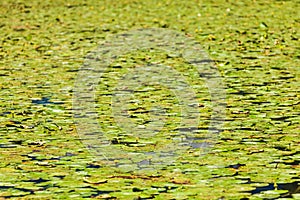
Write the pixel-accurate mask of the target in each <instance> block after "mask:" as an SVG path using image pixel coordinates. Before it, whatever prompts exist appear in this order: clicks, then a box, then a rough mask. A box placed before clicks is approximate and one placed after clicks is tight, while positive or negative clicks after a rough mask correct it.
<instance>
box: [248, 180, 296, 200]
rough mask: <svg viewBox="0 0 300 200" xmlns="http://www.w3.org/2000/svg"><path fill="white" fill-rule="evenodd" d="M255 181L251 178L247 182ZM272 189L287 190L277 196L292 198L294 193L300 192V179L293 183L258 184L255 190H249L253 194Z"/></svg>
mask: <svg viewBox="0 0 300 200" xmlns="http://www.w3.org/2000/svg"><path fill="white" fill-rule="evenodd" d="M250 183H255V182H251V181H250V180H249V181H248V182H247V183H246V184H250ZM272 190H287V192H286V193H283V194H280V197H276V198H274V199H277V198H292V195H293V194H300V181H295V182H292V183H278V184H274V183H269V184H268V185H266V186H258V187H256V188H255V189H254V190H250V191H247V192H249V193H251V194H252V195H255V194H259V193H262V192H265V191H272Z"/></svg>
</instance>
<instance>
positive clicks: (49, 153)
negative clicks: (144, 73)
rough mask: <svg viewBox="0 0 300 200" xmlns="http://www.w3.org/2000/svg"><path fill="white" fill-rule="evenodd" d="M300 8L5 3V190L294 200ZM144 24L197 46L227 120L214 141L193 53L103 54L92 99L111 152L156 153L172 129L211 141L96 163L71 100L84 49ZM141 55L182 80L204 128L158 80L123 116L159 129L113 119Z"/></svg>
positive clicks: (1, 194)
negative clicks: (212, 72) (168, 158)
mask: <svg viewBox="0 0 300 200" xmlns="http://www.w3.org/2000/svg"><path fill="white" fill-rule="evenodd" d="M299 10H300V8H299V3H297V1H268V2H267V3H266V2H265V1H262V0H258V1H243V2H235V1H222V0H216V1H210V0H208V1H188V2H183V1H177V0H176V1H156V0H155V1H152V0H151V1H150V0H144V1H138V0H124V1H123V0H122V1H118V2H117V1H115V2H112V1H110V0H104V1H96V0H91V1H81V0H80V1H67V2H66V1H61V0H56V1H51V2H47V1H25V0H19V1H12V0H3V1H1V3H0V160H1V162H0V198H3V199H6V198H7V199H31V198H37V199H69V198H74V199H85V198H86V199H90V198H100V199H101V198H102V199H278V198H280V197H281V198H282V199H300V186H299V181H300V180H299V177H300V165H299V162H300V135H299V133H300V95H299V94H300V92H299V88H300V78H299V75H300V66H299V58H300V49H299V39H300V34H299V23H300V21H299V20H300V19H299ZM140 28H163V29H171V30H175V31H178V32H180V33H182V34H184V35H186V37H190V38H193V39H194V40H196V41H197V42H199V43H200V44H201V45H202V47H203V50H204V51H205V52H207V54H208V55H209V56H210V58H211V60H213V61H214V63H215V66H216V67H217V68H218V70H219V72H220V74H221V75H222V77H223V82H224V84H225V88H226V118H225V119H223V120H224V125H223V127H222V130H220V132H219V134H218V135H217V138H214V141H213V142H212V141H210V140H209V139H208V138H207V132H208V127H209V123H210V121H211V114H212V110H213V105H212V103H211V99H210V95H209V90H208V88H207V86H206V85H205V81H204V80H203V79H201V78H199V76H198V74H197V71H196V70H195V69H194V68H193V67H192V66H191V65H190V64H189V63H186V62H185V61H184V60H183V59H182V58H181V57H180V56H178V55H172V54H167V53H164V52H160V51H155V50H152V51H135V52H130V53H127V54H124V55H122V56H120V57H119V58H118V59H116V60H115V61H114V62H113V63H111V65H110V66H109V67H108V68H107V70H106V71H105V75H104V76H103V77H102V79H101V80H102V81H101V83H99V84H98V85H97V86H95V89H96V95H95V96H96V102H95V108H96V110H97V113H98V116H99V118H97V120H98V122H99V125H100V126H101V128H102V130H103V131H104V132H105V133H106V134H108V136H107V137H108V138H109V141H110V143H111V144H112V145H111V146H112V148H120V149H122V148H123V149H125V150H126V151H132V153H136V152H135V151H138V150H140V149H143V148H144V150H145V151H150V149H151V148H153V149H154V150H155V149H156V148H163V147H164V146H167V144H168V142H170V141H171V140H170V138H177V139H178V140H176V142H182V141H183V142H184V139H185V138H187V139H190V140H193V141H195V143H193V144H192V147H193V148H194V149H199V146H201V145H202V143H204V144H205V145H208V146H209V148H208V149H207V151H206V152H205V153H204V154H203V155H202V154H201V155H202V156H199V154H198V153H196V152H195V150H193V148H188V147H187V146H184V145H182V147H183V148H182V149H181V148H180V149H178V152H177V156H176V159H174V160H172V162H168V164H167V165H160V162H162V161H164V160H163V155H162V160H161V161H157V164H156V165H154V166H155V167H154V168H151V169H150V170H149V169H147V166H148V165H150V164H153V160H151V159H152V158H153V155H151V154H149V159H148V158H147V159H144V158H143V159H140V157H138V156H136V157H134V156H133V158H132V159H131V160H130V159H123V160H122V159H120V160H115V159H114V160H112V161H111V163H113V164H111V163H106V164H104V163H103V160H99V159H97V158H98V157H97V156H95V154H93V153H92V152H91V151H90V149H88V148H86V146H85V145H84V142H83V141H82V138H80V137H79V135H78V133H77V131H76V124H75V121H76V120H75V118H76V116H75V118H74V109H73V107H72V100H73V95H74V84H75V82H76V78H77V75H78V72H79V71H80V69H81V67H82V66H83V64H84V62H85V57H86V56H87V55H88V53H89V52H92V51H94V50H95V49H96V48H97V47H98V46H99V44H101V42H103V41H105V40H108V38H110V37H112V36H113V35H115V34H120V33H124V32H127V31H129V30H132V29H140ZM147 63H148V64H149V63H156V64H161V65H165V66H170V67H172V69H176V71H177V72H178V73H180V74H181V75H182V77H184V80H185V81H186V83H188V84H189V86H190V88H193V91H194V92H195V97H196V99H197V104H198V105H196V104H191V105H190V107H192V108H195V112H196V113H199V118H200V120H199V124H196V125H195V126H190V127H181V126H180V120H181V118H182V117H181V115H180V112H181V104H180V101H179V100H178V99H177V98H176V95H175V94H174V93H172V91H170V90H168V89H167V88H165V87H163V86H160V85H155V84H154V85H143V86H141V87H139V88H138V89H137V91H138V92H137V93H136V97H135V99H133V100H132V99H131V101H130V100H128V103H127V104H126V107H127V108H126V109H127V111H128V112H127V114H128V115H126V116H127V117H128V116H130V117H128V118H126V120H128V119H129V120H130V122H132V123H133V124H137V126H138V128H139V129H141V130H143V129H145V127H147V126H148V124H149V123H150V122H151V121H153V119H152V118H151V117H153V115H155V116H159V117H162V119H163V120H162V121H163V122H164V123H165V124H164V126H162V128H161V129H158V130H157V131H156V132H155V134H154V136H153V137H151V138H150V139H149V136H148V135H147V137H145V138H143V137H140V138H137V137H136V135H134V134H130V133H128V132H126V131H124V130H126V128H128V127H126V126H125V127H118V123H117V122H122V120H124V118H121V117H120V118H117V119H114V118H113V117H112V116H113V112H114V111H113V110H112V109H111V106H110V103H111V102H112V100H111V99H112V96H113V94H116V93H115V91H116V90H115V89H118V88H122V85H118V82H119V80H120V79H122V78H125V79H126V76H125V75H126V73H127V71H128V70H133V69H134V68H135V67H136V66H139V67H143V66H144V65H147ZM182 80H183V79H182ZM175 82H176V80H175ZM182 87H183V86H182ZM183 88H184V87H183ZM123 89H124V88H123ZM120 94H121V93H120ZM156 105H159V106H157V107H155V106H156ZM120 116H121V115H120ZM118 120H119V121H118ZM128 122H129V121H128ZM158 122H159V121H158ZM158 124H159V123H158ZM154 127H155V126H154ZM122 128H123V129H122ZM182 132H184V133H185V138H183V139H182V138H180V136H181V135H180V134H179V133H182ZM151 133H152V132H151ZM177 136H178V137H177ZM181 139H182V140H181ZM215 139H216V140H215ZM211 144H213V145H211ZM164 152H165V151H164ZM200 153H201V152H200ZM133 164H136V166H134V165H133ZM120 166H122V167H120ZM152 166H153V165H152Z"/></svg>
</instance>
